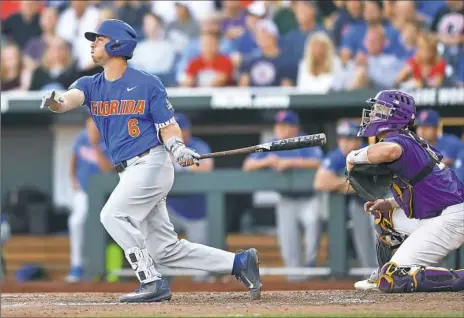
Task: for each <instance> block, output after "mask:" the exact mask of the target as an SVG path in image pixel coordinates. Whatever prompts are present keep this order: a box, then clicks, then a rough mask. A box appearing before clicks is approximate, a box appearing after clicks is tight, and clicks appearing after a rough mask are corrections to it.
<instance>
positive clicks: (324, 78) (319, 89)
mask: <svg viewBox="0 0 464 318" xmlns="http://www.w3.org/2000/svg"><path fill="white" fill-rule="evenodd" d="M337 67H338V68H340V67H341V65H340V61H339V60H338V58H337V57H336V55H335V50H334V46H333V43H332V40H330V38H329V36H328V35H327V34H326V33H325V32H316V33H314V34H313V35H312V36H311V38H310V39H309V41H308V43H307V45H306V50H305V55H304V57H303V60H302V61H301V62H300V65H299V69H298V79H297V86H298V88H299V89H300V90H302V91H305V92H308V93H313V94H325V93H327V92H328V91H329V89H330V88H331V86H332V82H333V80H334V71H335V68H337Z"/></svg>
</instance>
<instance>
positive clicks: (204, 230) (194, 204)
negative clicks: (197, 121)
mask: <svg viewBox="0 0 464 318" xmlns="http://www.w3.org/2000/svg"><path fill="white" fill-rule="evenodd" d="M175 119H176V122H177V124H178V125H179V127H180V129H181V130H182V139H183V140H184V142H185V145H186V146H187V147H189V148H191V149H194V150H195V151H196V152H198V153H199V154H205V153H209V152H211V148H210V147H209V145H208V144H207V143H206V142H205V141H204V140H202V139H200V138H197V137H194V136H192V132H191V127H192V124H191V122H190V119H189V118H188V117H187V116H186V115H184V114H182V113H177V112H176V114H175ZM173 162H174V169H175V171H176V172H178V173H202V172H210V171H212V170H213V168H214V160H213V159H207V160H202V161H201V164H200V165H199V166H195V165H193V166H190V167H187V168H182V167H181V166H180V165H179V164H178V163H177V162H175V160H174V161H173ZM167 206H168V211H169V218H170V220H171V222H172V224H173V225H174V228H175V230H176V232H177V233H179V232H184V233H185V237H186V239H187V240H189V241H191V242H193V243H198V244H206V243H208V219H207V215H206V197H205V194H191V195H169V197H168V198H167Z"/></svg>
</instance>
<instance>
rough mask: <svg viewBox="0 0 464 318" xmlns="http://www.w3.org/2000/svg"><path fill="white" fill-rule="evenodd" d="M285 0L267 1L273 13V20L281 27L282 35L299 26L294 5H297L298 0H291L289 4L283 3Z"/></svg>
mask: <svg viewBox="0 0 464 318" xmlns="http://www.w3.org/2000/svg"><path fill="white" fill-rule="evenodd" d="M282 2H283V1H266V4H267V5H268V6H270V10H271V12H274V13H273V14H272V20H273V21H274V22H275V24H276V25H277V28H278V29H279V34H280V35H281V36H284V35H286V34H287V33H288V32H289V31H291V30H293V29H296V28H297V27H298V22H297V21H296V16H295V12H294V9H293V7H295V6H296V3H297V2H296V1H290V4H289V6H286V5H284V4H283V3H282Z"/></svg>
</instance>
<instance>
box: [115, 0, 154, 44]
mask: <svg viewBox="0 0 464 318" xmlns="http://www.w3.org/2000/svg"><path fill="white" fill-rule="evenodd" d="M115 4H116V7H117V9H116V19H119V20H124V22H126V23H129V25H130V26H132V27H133V28H134V30H135V32H137V35H138V38H139V39H141V38H143V32H142V21H143V19H141V17H144V16H145V14H146V13H148V12H150V6H149V5H148V4H147V2H145V1H140V0H130V1H128V0H125V1H124V0H123V1H120V0H119V1H115Z"/></svg>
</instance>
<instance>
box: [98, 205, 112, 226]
mask: <svg viewBox="0 0 464 318" xmlns="http://www.w3.org/2000/svg"><path fill="white" fill-rule="evenodd" d="M113 220H114V216H113V215H112V213H111V211H110V209H108V208H106V207H104V208H103V209H102V211H101V213H100V222H101V224H103V226H104V227H105V229H107V228H108V225H109V224H110V223H112V222H113Z"/></svg>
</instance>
